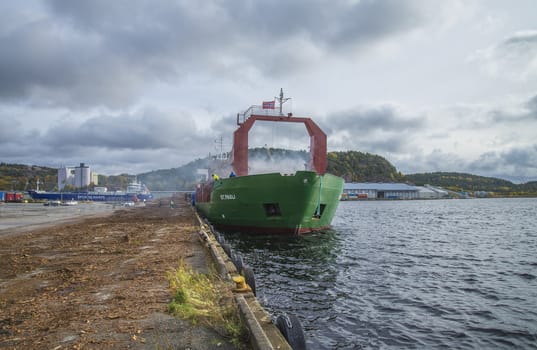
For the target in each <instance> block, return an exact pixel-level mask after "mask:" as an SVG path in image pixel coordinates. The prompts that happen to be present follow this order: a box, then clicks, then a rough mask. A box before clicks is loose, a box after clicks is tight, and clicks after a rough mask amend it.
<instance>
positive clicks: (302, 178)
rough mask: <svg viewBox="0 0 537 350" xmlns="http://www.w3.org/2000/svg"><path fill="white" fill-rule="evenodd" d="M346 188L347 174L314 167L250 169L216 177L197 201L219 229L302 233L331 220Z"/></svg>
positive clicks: (198, 195)
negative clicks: (341, 175)
mask: <svg viewBox="0 0 537 350" xmlns="http://www.w3.org/2000/svg"><path fill="white" fill-rule="evenodd" d="M342 189H343V179H341V178H339V177H336V176H333V175H330V174H325V175H318V174H317V173H315V172H313V171H298V172H296V173H295V174H294V175H281V174H279V173H271V174H261V175H247V176H241V177H232V178H228V179H221V180H217V181H215V182H214V183H213V184H212V189H210V195H208V194H205V196H204V195H203V193H197V194H196V200H197V202H196V207H197V209H198V210H199V211H200V213H201V214H202V215H203V216H205V217H206V218H207V219H208V220H209V221H210V222H211V224H213V225H214V226H215V227H217V228H219V229H223V230H233V231H240V232H251V233H267V234H280V233H281V234H302V233H309V232H313V231H318V230H322V229H325V228H327V227H329V226H330V223H331V221H332V218H333V217H334V214H335V212H336V209H337V206H338V203H339V197H340V195H341V192H342ZM199 191H200V190H198V192H199ZM201 191H203V187H202V188H201ZM204 197H205V200H204ZM198 199H201V200H198Z"/></svg>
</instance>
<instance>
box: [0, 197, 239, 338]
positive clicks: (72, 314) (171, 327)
mask: <svg viewBox="0 0 537 350" xmlns="http://www.w3.org/2000/svg"><path fill="white" fill-rule="evenodd" d="M162 203H163V205H162V206H159V205H158V204H159V203H158V201H157V203H154V204H153V205H148V206H146V207H137V208H125V209H120V210H117V211H115V212H114V213H113V214H103V216H101V217H89V218H85V219H81V220H79V221H76V222H68V223H63V224H59V225H57V226H47V227H44V228H42V229H39V230H33V231H29V232H24V230H19V231H17V230H15V229H14V230H12V231H13V232H9V233H7V234H6V232H3V234H2V235H0V311H1V312H0V348H2V349H4V348H5V349H213V348H218V349H232V348H233V347H232V346H230V345H229V344H228V343H227V342H226V340H225V339H224V338H223V337H222V336H220V335H219V334H218V333H216V332H214V331H212V330H211V329H207V328H205V327H202V326H200V325H197V326H193V325H192V324H191V323H190V322H188V321H182V320H179V319H176V318H174V317H171V316H170V315H168V314H167V313H166V307H167V304H168V302H169V301H170V299H171V297H172V295H171V291H170V289H169V284H168V281H167V279H166V271H169V270H170V269H172V268H175V267H177V262H178V260H179V259H181V258H183V259H185V261H186V262H187V263H189V264H190V265H192V266H193V267H194V268H195V269H197V270H198V271H204V272H206V270H207V268H208V266H209V264H210V257H209V255H208V253H207V251H206V250H205V248H204V247H203V245H202V244H201V243H200V241H199V239H198V238H197V232H198V224H197V222H196V221H195V217H194V215H193V212H192V209H191V208H190V207H189V205H188V204H187V203H186V202H184V201H182V200H175V203H176V204H177V207H176V208H170V206H169V205H167V204H168V203H169V202H168V201H163V202H162Z"/></svg>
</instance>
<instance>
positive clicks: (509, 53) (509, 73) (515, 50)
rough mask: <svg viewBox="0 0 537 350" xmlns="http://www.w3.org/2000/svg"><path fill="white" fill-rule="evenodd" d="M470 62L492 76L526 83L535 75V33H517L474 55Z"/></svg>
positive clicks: (536, 35)
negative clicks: (475, 63)
mask: <svg viewBox="0 0 537 350" xmlns="http://www.w3.org/2000/svg"><path fill="white" fill-rule="evenodd" d="M469 60H470V61H473V62H477V63H478V64H479V65H480V68H481V69H482V70H484V71H485V72H486V73H488V74H490V75H492V76H500V77H506V78H509V79H512V80H518V81H526V80H529V79H532V78H535V77H536V75H537V31H536V30H524V31H518V32H515V33H513V34H511V35H510V36H508V37H506V38H505V39H504V40H502V41H501V42H499V43H498V44H496V45H493V46H491V47H489V48H487V49H484V50H479V51H477V52H476V53H474V54H473V55H472V56H471V57H470V58H469Z"/></svg>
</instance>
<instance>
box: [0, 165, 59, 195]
mask: <svg viewBox="0 0 537 350" xmlns="http://www.w3.org/2000/svg"><path fill="white" fill-rule="evenodd" d="M37 179H39V182H40V185H39V186H40V188H41V189H46V190H52V189H53V188H54V186H56V184H57V181H58V180H57V179H58V170H56V169H54V168H48V167H43V166H37V165H24V164H7V163H0V191H11V190H16V191H25V190H28V189H34V188H36V182H37Z"/></svg>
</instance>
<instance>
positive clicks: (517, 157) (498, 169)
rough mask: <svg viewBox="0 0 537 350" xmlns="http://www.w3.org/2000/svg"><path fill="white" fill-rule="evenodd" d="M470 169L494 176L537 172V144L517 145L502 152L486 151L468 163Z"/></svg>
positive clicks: (525, 174) (533, 173) (529, 175)
mask: <svg viewBox="0 0 537 350" xmlns="http://www.w3.org/2000/svg"><path fill="white" fill-rule="evenodd" d="M468 169H469V171H473V172H476V173H479V174H488V175H494V176H505V175H510V176H527V177H532V176H533V177H535V174H537V144H534V145H531V146H527V147H515V148H512V149H508V150H505V151H502V152H486V153H484V154H482V155H481V156H480V157H479V158H478V159H477V160H476V161H474V162H471V163H470V164H469V165H468Z"/></svg>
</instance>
